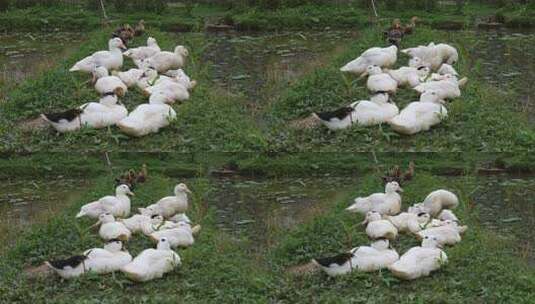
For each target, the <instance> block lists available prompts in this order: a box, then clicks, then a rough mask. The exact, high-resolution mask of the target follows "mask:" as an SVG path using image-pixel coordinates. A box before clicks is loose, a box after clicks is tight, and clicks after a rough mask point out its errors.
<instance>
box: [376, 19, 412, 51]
mask: <svg viewBox="0 0 535 304" xmlns="http://www.w3.org/2000/svg"><path fill="white" fill-rule="evenodd" d="M416 21H418V17H412V18H411V21H410V23H409V24H406V25H405V26H403V25H401V21H400V20H399V19H394V21H392V26H391V27H389V28H388V29H387V30H386V31H384V33H383V35H384V37H385V39H386V41H387V42H388V43H390V44H393V45H395V46H397V47H399V46H400V44H401V39H402V38H403V37H404V36H405V35H409V34H412V32H413V31H414V28H415V27H416Z"/></svg>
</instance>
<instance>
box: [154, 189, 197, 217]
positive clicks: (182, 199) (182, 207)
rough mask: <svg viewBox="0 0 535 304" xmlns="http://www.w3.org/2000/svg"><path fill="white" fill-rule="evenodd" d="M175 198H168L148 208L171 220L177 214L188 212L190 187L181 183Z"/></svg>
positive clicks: (176, 190)
mask: <svg viewBox="0 0 535 304" xmlns="http://www.w3.org/2000/svg"><path fill="white" fill-rule="evenodd" d="M174 193H175V195H174V196H166V197H164V198H162V199H160V200H159V201H158V202H156V203H155V204H152V205H150V206H148V207H147V209H150V210H153V212H156V213H157V214H160V215H162V216H163V217H165V218H170V217H172V216H173V215H175V214H177V213H184V212H186V211H187V210H188V193H190V194H191V191H190V190H189V188H188V186H186V184H184V183H180V184H178V185H176V186H175V189H174Z"/></svg>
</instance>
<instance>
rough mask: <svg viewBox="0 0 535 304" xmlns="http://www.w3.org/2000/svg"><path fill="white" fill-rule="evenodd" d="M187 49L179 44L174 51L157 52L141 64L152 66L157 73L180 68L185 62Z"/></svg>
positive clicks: (187, 53)
mask: <svg viewBox="0 0 535 304" xmlns="http://www.w3.org/2000/svg"><path fill="white" fill-rule="evenodd" d="M188 55H189V52H188V50H187V49H186V48H185V47H184V46H182V45H179V46H177V47H176V48H175V51H174V52H166V51H163V52H158V53H156V54H154V55H153V56H151V57H149V58H147V59H146V60H144V61H143V62H142V63H141V64H142V66H146V67H149V66H152V67H154V68H155V69H156V70H157V71H158V72H159V73H165V72H167V71H169V70H174V69H180V68H182V67H183V66H184V64H185V63H186V57H188Z"/></svg>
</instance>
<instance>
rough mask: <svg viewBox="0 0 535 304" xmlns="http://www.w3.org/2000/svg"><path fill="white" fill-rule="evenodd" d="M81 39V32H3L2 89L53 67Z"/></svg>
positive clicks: (0, 53)
mask: <svg viewBox="0 0 535 304" xmlns="http://www.w3.org/2000/svg"><path fill="white" fill-rule="evenodd" d="M80 41H81V38H80V35H79V34H78V33H64V32H55V33H15V34H1V33H0V88H4V89H5V88H9V87H10V86H12V85H13V84H14V83H17V82H20V81H22V80H24V79H26V78H28V77H30V76H32V75H36V74H37V73H39V72H40V71H43V70H45V69H47V68H50V67H52V66H53V65H54V64H55V62H56V61H57V60H58V59H60V58H62V57H64V56H65V55H66V54H67V53H68V52H69V51H73V50H75V49H76V48H77V47H78V45H79V44H80ZM1 96H2V94H1V92H0V97H1Z"/></svg>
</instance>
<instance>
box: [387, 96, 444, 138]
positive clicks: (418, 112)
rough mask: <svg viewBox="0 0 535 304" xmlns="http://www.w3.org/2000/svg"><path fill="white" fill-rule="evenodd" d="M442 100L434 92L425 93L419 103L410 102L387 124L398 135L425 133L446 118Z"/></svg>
mask: <svg viewBox="0 0 535 304" xmlns="http://www.w3.org/2000/svg"><path fill="white" fill-rule="evenodd" d="M444 103H445V102H444V100H442V99H440V96H439V95H438V93H437V92H436V91H433V90H429V91H425V92H424V93H423V94H422V95H421V96H420V100H419V101H414V102H411V103H410V104H409V105H407V106H406V107H405V108H404V109H403V110H401V112H400V113H399V114H398V115H397V116H395V117H394V118H392V119H391V120H390V121H389V122H388V123H389V124H390V126H391V127H392V129H393V130H394V131H396V132H398V133H401V134H406V135H412V134H416V133H418V132H422V131H427V130H429V129H431V127H432V126H434V125H437V124H439V123H440V122H441V121H442V120H443V119H445V118H446V117H447V116H448V110H446V107H444V105H443V104H444Z"/></svg>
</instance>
